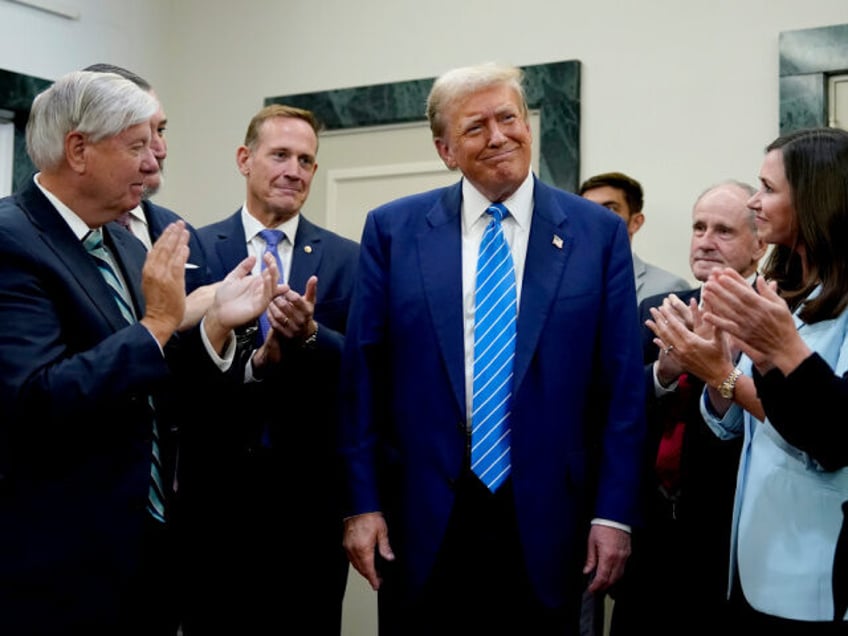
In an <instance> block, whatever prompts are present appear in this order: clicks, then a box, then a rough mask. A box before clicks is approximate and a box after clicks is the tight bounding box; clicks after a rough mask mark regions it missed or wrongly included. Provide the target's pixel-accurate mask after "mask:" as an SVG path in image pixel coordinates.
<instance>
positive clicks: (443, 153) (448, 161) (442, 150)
mask: <svg viewBox="0 0 848 636" xmlns="http://www.w3.org/2000/svg"><path fill="white" fill-rule="evenodd" d="M433 143H434V144H435V145H436V152H438V153H439V156H440V157H441V158H442V161H443V162H444V163H445V166H447V168H448V170H456V159H454V158H453V153H452V152H451V149H450V146H448V144H446V143H445V142H444V140H443V139H442V138H441V137H436V138H434V139H433Z"/></svg>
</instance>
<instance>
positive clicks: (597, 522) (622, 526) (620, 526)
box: [592, 517, 630, 534]
mask: <svg viewBox="0 0 848 636" xmlns="http://www.w3.org/2000/svg"><path fill="white" fill-rule="evenodd" d="M592 525H593V526H607V527H608V528H615V529H617V530H624V532H626V533H627V534H630V526H628V525H627V524H626V523H618V522H617V521H610V520H609V519H598V518H597V517H596V518H594V519H592Z"/></svg>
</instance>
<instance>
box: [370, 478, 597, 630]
mask: <svg viewBox="0 0 848 636" xmlns="http://www.w3.org/2000/svg"><path fill="white" fill-rule="evenodd" d="M390 532H391V528H390ZM399 558H400V557H399ZM384 566H385V567H384V568H383V585H382V587H381V588H380V594H379V603H378V607H379V626H380V636H425V635H426V636H433V635H438V636H453V635H456V636H459V635H462V636H469V635H471V634H486V635H487V636H499V635H503V636H507V635H509V636H513V635H515V634H533V635H534V636H544V635H547V634H551V635H553V634H556V635H557V636H569V635H576V634H577V633H578V624H579V612H580V596H581V591H582V588H581V587H580V586H579V580H580V577H579V576H578V577H576V579H577V581H578V585H575V588H574V594H573V598H571V599H570V601H569V602H568V603H567V604H566V605H564V606H562V607H556V608H550V607H546V606H545V605H543V604H542V603H541V601H539V599H538V598H537V597H536V594H535V592H534V590H533V588H532V585H531V583H530V581H529V579H528V577H527V572H526V570H525V567H524V561H523V558H522V554H521V546H520V544H519V540H518V530H517V527H516V520H515V511H514V506H513V493H512V482H511V480H508V481H507V482H506V483H505V484H504V485H503V486H501V488H500V489H499V490H498V492H497V493H495V494H494V495H493V494H492V493H490V492H489V491H488V490H487V489H486V488H485V487H484V486H483V485H482V484H481V483H480V481H479V480H478V479H477V478H476V477H474V476H473V475H472V474H471V473H470V472H469V473H468V474H467V475H466V476H465V477H463V478H462V479H461V480H460V483H459V484H458V487H457V498H456V503H455V506H454V511H453V514H452V517H451V520H450V523H449V526H448V529H447V533H446V535H445V540H444V543H443V544H442V547H441V550H440V552H439V555H438V557H437V560H436V564H435V566H434V568H433V572H432V574H431V575H430V577H429V579H428V580H427V583H426V585H425V586H424V589H423V590H422V591H421V592H420V593H419V594H417V595H415V596H414V597H413V598H401V595H400V594H399V593H398V586H397V581H396V580H395V577H396V576H397V571H396V568H397V566H396V562H395V563H390V564H384Z"/></svg>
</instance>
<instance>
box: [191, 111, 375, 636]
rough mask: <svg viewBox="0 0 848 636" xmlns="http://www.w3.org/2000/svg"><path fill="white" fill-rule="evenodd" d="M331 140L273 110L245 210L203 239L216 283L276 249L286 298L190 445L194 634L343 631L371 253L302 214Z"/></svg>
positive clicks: (309, 117) (246, 160)
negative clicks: (356, 336) (346, 370)
mask: <svg viewBox="0 0 848 636" xmlns="http://www.w3.org/2000/svg"><path fill="white" fill-rule="evenodd" d="M319 130H320V126H319V123H318V121H317V119H316V118H315V116H314V115H313V113H311V112H310V111H307V110H303V109H299V108H294V107H291V106H285V105H280V104H275V105H271V106H267V107H265V108H263V109H261V110H260V111H259V112H258V113H257V114H256V115H255V116H254V117H253V118H252V119H251V121H250V124H249V125H248V128H247V133H246V135H245V139H244V144H243V145H242V146H240V147H239V148H238V150H237V151H236V163H237V165H238V169H239V171H240V172H241V174H242V175H244V177H245V185H246V195H245V203H244V204H243V205H242V206H241V208H239V209H238V210H236V212H235V213H234V214H232V215H231V216H229V217H227V218H226V219H224V220H222V221H219V222H217V223H213V224H211V225H207V226H205V227H201V228H200V229H199V230H198V232H199V235H200V240H201V242H202V244H203V247H204V250H205V252H206V254H207V258H208V262H209V265H210V268H211V270H212V273H213V277H219V276H223V275H224V274H225V273H226V272H227V271H229V269H230V268H231V267H232V266H233V263H238V262H239V261H241V260H242V259H244V258H245V256H247V255H249V254H253V255H256V256H257V257H258V256H260V255H261V254H263V253H265V252H267V251H269V250H270V251H271V252H272V253H273V255H274V257H275V258H276V259H278V260H279V263H280V265H279V269H280V272H281V275H282V277H283V279H284V280H285V289H286V292H285V293H284V294H283V295H281V296H279V297H278V299H277V300H276V301H275V304H274V305H273V306H272V307H271V309H270V312H269V316H268V317H267V318H268V322H266V321H265V319H264V318H263V320H261V321H260V322H259V325H258V326H257V325H256V324H253V325H250V328H248V329H243V330H240V337H241V338H243V339H245V340H246V341H247V342H248V343H250V344H251V345H252V346H250V347H249V348H248V351H249V352H250V353H251V354H252V355H251V357H250V359H248V360H243V361H242V362H241V368H243V369H245V372H244V375H245V378H246V381H245V382H244V383H243V384H241V385H239V386H238V387H236V389H235V390H234V391H233V392H232V393H231V394H227V396H226V398H225V399H224V400H223V405H221V404H216V407H215V413H214V414H213V417H214V422H215V423H214V424H213V425H210V422H209V421H201V422H198V423H197V425H196V426H194V427H193V428H190V427H187V428H186V435H185V436H184V438H183V446H182V454H181V473H180V487H181V490H182V493H183V497H182V499H183V503H184V506H185V512H186V523H187V533H186V535H187V543H188V545H187V546H186V550H187V551H189V552H190V553H192V554H193V559H192V564H191V571H190V572H189V575H190V578H189V582H188V585H187V587H188V589H189V590H190V591H191V593H192V595H193V599H194V600H193V602H192V603H191V607H190V608H189V615H188V616H187V617H186V620H185V622H184V625H183V631H184V634H185V636H195V635H197V634H220V633H223V632H226V633H234V634H235V633H257V634H267V633H278V632H279V633H283V632H285V631H286V630H287V629H288V628H289V627H290V626H291V625H292V624H293V623H294V624H303V625H309V633H310V634H318V635H332V634H335V635H338V634H339V633H340V631H341V612H342V600H343V597H344V591H345V586H346V582H347V573H348V563H347V558H346V556H345V553H344V550H343V549H342V509H341V495H342V484H341V466H340V461H339V457H338V454H337V450H336V447H337V432H338V401H337V394H338V382H339V372H340V371H339V367H340V361H341V352H342V345H343V343H344V332H345V323H346V321H347V314H348V306H349V303H350V297H351V294H352V291H353V281H354V276H355V273H356V267H357V260H358V254H359V246H358V245H357V243H356V242H354V241H351V240H349V239H346V238H343V237H341V236H339V235H337V234H335V233H333V232H331V231H329V230H326V229H324V228H321V227H319V226H317V225H315V224H314V223H312V222H311V221H309V220H308V219H307V218H306V217H305V216H304V215H303V213H302V208H303V205H304V204H305V203H306V200H307V197H308V196H309V189H310V185H311V183H312V178H313V176H314V175H315V171H316V170H317V168H318V164H317V162H316V157H317V152H318V132H319ZM275 233H276V234H277V235H276V236H275V235H274V234H275ZM255 273H259V269H258V267H257V268H256V271H255ZM236 366H238V365H236ZM222 466H226V467H227V468H226V470H223V471H222V470H221V467H222ZM222 505H225V506H226V509H227V514H226V515H222V514H221V507H222ZM199 536H203V537H205V539H204V541H203V542H198V541H197V537H199ZM201 547H202V548H203V549H201ZM206 547H209V548H210V549H209V550H206V549H205V548H206ZM286 572H288V573H292V574H293V575H294V576H295V578H296V580H295V581H294V583H295V584H294V585H291V583H292V581H288V582H287V579H286V578H285V573H286ZM228 630H229V631H228Z"/></svg>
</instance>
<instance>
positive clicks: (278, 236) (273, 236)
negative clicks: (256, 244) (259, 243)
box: [259, 230, 286, 250]
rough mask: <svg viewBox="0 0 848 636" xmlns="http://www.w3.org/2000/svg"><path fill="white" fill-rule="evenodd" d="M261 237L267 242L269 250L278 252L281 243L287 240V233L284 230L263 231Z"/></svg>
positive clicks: (260, 233)
mask: <svg viewBox="0 0 848 636" xmlns="http://www.w3.org/2000/svg"><path fill="white" fill-rule="evenodd" d="M259 236H261V237H262V239H263V240H264V241H265V245H267V246H268V247H267V249H268V250H276V249H277V245H279V244H280V241H282V240H284V239H285V238H286V233H285V232H283V231H282V230H261V231H260V232H259Z"/></svg>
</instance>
